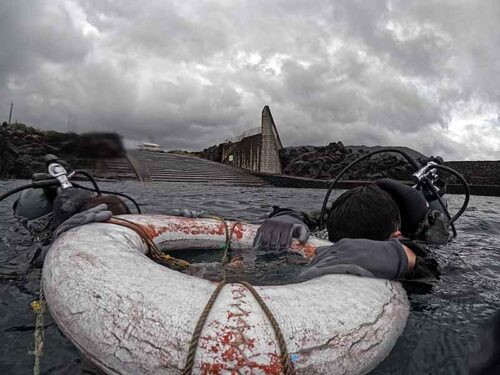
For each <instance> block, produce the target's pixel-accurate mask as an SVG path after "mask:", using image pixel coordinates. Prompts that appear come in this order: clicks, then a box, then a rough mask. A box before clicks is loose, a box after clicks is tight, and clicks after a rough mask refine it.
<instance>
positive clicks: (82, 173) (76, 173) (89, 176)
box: [73, 169, 102, 196]
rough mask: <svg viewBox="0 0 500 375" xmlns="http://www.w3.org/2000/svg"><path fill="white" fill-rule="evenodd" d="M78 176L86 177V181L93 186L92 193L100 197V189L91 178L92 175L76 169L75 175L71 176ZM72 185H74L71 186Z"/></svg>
mask: <svg viewBox="0 0 500 375" xmlns="http://www.w3.org/2000/svg"><path fill="white" fill-rule="evenodd" d="M78 175H82V176H85V177H87V179H88V180H89V181H90V182H91V183H92V185H93V186H94V191H95V192H96V193H97V195H98V196H101V195H102V194H101V189H99V186H98V185H97V182H96V181H95V179H94V177H92V175H91V174H90V173H88V172H85V171H82V170H81V169H78V170H76V171H75V174H74V175H73V176H78ZM73 185H74V184H73Z"/></svg>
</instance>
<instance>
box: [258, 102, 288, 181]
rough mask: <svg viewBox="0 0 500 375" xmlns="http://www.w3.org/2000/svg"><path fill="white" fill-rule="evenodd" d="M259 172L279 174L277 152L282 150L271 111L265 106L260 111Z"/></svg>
mask: <svg viewBox="0 0 500 375" xmlns="http://www.w3.org/2000/svg"><path fill="white" fill-rule="evenodd" d="M261 147H262V148H261V154H260V155H261V159H260V172H264V173H272V174H281V172H282V170H281V163H280V155H279V151H280V150H281V149H282V148H283V146H282V144H281V140H280V136H279V134H278V131H277V130H276V125H275V124H274V120H273V115H271V110H270V109H269V107H268V106H267V105H266V106H265V107H264V109H263V110H262V146H261Z"/></svg>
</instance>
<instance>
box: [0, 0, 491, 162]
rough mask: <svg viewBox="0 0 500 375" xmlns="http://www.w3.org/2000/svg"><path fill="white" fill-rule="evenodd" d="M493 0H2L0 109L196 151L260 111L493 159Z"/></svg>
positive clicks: (286, 120)
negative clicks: (266, 109)
mask: <svg viewBox="0 0 500 375" xmlns="http://www.w3.org/2000/svg"><path fill="white" fill-rule="evenodd" d="M499 16H500V3H499V2H498V1H495V0H489V1H488V0H487V1H481V2H470V1H465V0H464V1H453V2H448V1H445V2H443V1H437V0H435V1H426V2H422V1H418V0H393V1H389V0H377V1H361V0H356V1H353V0H343V1H336V2H331V1H327V0H323V1H315V2H311V1H306V0H292V1H291V0H278V1H272V2H269V1H265V0H252V1H215V0H214V1H208V0H207V1H200V2H194V3H193V2H185V1H169V2H165V1H160V0H152V1H149V2H147V3H140V2H137V1H133V0H127V1H120V2H113V1H90V0H81V1H79V0H56V1H52V2H42V1H27V0H25V1H22V0H20V1H16V2H8V1H5V2H2V3H1V4H0V48H1V51H2V53H1V54H0V103H3V104H2V107H1V108H4V109H3V113H4V114H3V115H2V116H3V117H4V118H6V116H7V115H8V108H9V104H10V102H11V100H12V101H14V102H15V115H14V118H15V119H17V120H18V121H21V122H25V123H28V124H30V125H34V126H38V127H41V128H46V129H55V130H66V124H67V119H68V114H70V118H71V123H72V126H73V127H76V129H77V130H78V131H79V132H83V131H92V130H108V131H118V132H120V133H122V134H123V135H124V136H125V137H126V138H127V139H128V140H132V141H133V140H135V141H141V140H146V139H148V138H149V137H153V138H154V139H155V140H156V141H157V142H159V143H161V144H162V145H163V146H164V147H167V148H187V149H192V150H197V149H201V148H204V147H207V146H209V145H211V144H214V143H218V142H220V141H222V140H223V139H225V138H229V137H231V136H234V135H237V134H239V133H241V132H242V131H244V130H246V129H249V128H253V127H256V126H258V125H259V122H260V111H261V109H262V107H263V106H264V105H269V106H270V107H271V110H272V112H273V115H274V118H275V121H276V123H277V126H278V129H279V131H280V133H281V138H282V140H283V142H284V144H285V145H299V144H325V143H328V142H330V141H336V140H342V141H343V142H344V143H346V144H366V145H376V144H383V145H405V146H410V147H414V148H416V149H417V150H420V151H422V152H424V153H428V154H442V155H443V156H444V157H445V158H448V159H463V158H479V159H491V158H497V159H498V158H500V151H499V150H500V130H499V127H500V125H499V122H498V113H499V108H498V103H499V102H500V100H499V99H500V86H499V85H498V83H497V82H496V79H495V78H496V77H497V76H498V75H499V74H500V65H499V64H498V63H497V62H498V60H499V57H500V56H499V55H500V52H499V48H498V46H499V45H500V28H499V26H498V19H499Z"/></svg>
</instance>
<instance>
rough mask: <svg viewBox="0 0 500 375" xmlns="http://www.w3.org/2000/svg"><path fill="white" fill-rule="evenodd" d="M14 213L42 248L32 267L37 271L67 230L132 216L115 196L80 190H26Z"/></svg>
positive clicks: (15, 206) (35, 256)
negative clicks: (125, 215) (96, 194)
mask: <svg viewBox="0 0 500 375" xmlns="http://www.w3.org/2000/svg"><path fill="white" fill-rule="evenodd" d="M13 210H14V214H15V215H16V216H18V217H20V218H22V219H23V220H24V225H25V226H26V228H27V229H28V230H29V231H30V233H31V235H32V236H33V238H34V239H35V240H36V241H37V243H38V244H39V245H40V246H39V247H38V248H37V250H36V251H35V254H34V256H33V258H32V260H31V265H33V266H36V267H40V266H41V265H42V264H43V260H44V259H45V255H46V253H47V250H48V248H49V247H50V244H51V242H52V241H53V240H54V239H55V238H57V237H58V236H59V235H60V234H61V233H63V232H65V231H66V230H68V229H71V228H74V227H77V226H80V225H83V224H87V223H90V222H103V221H107V220H108V219H109V218H110V217H111V216H113V215H120V214H129V213H130V210H129V208H128V207H127V205H126V204H125V203H124V202H123V201H122V200H121V199H120V198H118V197H116V196H113V195H103V196H95V195H94V194H93V193H91V192H89V191H85V190H81V189H77V188H69V189H64V190H60V191H58V189H56V188H50V189H28V190H24V191H23V192H21V194H20V196H19V198H18V199H17V200H16V202H15V203H14V205H13Z"/></svg>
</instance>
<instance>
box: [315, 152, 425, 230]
mask: <svg viewBox="0 0 500 375" xmlns="http://www.w3.org/2000/svg"><path fill="white" fill-rule="evenodd" d="M383 152H395V153H398V154H401V155H403V156H404V157H405V158H406V160H407V161H408V162H409V163H410V164H411V165H412V166H413V167H415V169H416V170H418V169H419V168H420V165H419V164H418V162H417V161H416V160H415V159H414V158H413V157H412V156H411V155H410V154H408V153H407V152H404V151H402V150H399V149H397V148H383V149H380V150H375V151H372V152H369V153H367V154H364V155H363V156H361V157H359V158H358V159H356V160H354V161H353V162H351V163H350V164H349V165H347V166H346V167H345V168H344V169H342V170H341V171H340V173H339V174H338V175H337V176H336V177H335V179H334V180H333V181H332V182H331V184H330V186H329V187H328V191H327V192H326V195H325V199H324V200H323V206H322V207H321V216H320V218H319V227H320V229H324V221H325V220H324V217H325V213H326V206H327V205H328V200H329V199H330V194H331V193H332V190H333V187H334V186H335V184H336V183H337V182H339V180H340V179H341V178H342V176H343V175H344V173H345V172H347V171H348V170H349V169H351V168H352V167H354V166H355V165H356V164H358V163H359V162H360V161H362V160H365V159H367V158H369V157H371V156H373V155H376V154H381V153H383Z"/></svg>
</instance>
